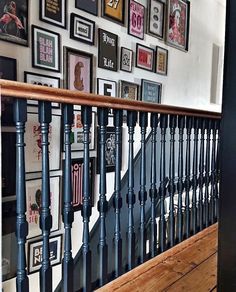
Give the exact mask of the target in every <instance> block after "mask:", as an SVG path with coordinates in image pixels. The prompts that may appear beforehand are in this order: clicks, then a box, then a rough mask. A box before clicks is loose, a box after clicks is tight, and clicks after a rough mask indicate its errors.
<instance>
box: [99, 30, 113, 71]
mask: <svg viewBox="0 0 236 292" xmlns="http://www.w3.org/2000/svg"><path fill="white" fill-rule="evenodd" d="M117 50H118V36H117V35H116V34H114V33H111V32H109V31H106V30H103V29H101V28H99V29H98V67H99V68H103V69H107V70H111V71H117V67H118V66H117V64H118V52H117Z"/></svg>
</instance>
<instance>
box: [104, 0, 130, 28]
mask: <svg viewBox="0 0 236 292" xmlns="http://www.w3.org/2000/svg"><path fill="white" fill-rule="evenodd" d="M102 15H103V17H105V18H109V19H111V20H113V21H115V22H119V23H121V24H124V20H125V19H124V16H125V0H103V1H102Z"/></svg>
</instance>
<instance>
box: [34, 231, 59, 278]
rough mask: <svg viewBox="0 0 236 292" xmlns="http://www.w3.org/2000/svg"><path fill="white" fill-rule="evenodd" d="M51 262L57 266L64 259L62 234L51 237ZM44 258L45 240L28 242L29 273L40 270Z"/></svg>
mask: <svg viewBox="0 0 236 292" xmlns="http://www.w3.org/2000/svg"><path fill="white" fill-rule="evenodd" d="M49 250H50V263H51V266H56V265H58V264H60V263H61V259H62V234H60V235H57V236H54V237H51V238H49ZM42 258H43V241H42V239H40V240H35V241H32V242H29V243H28V274H32V273H35V272H38V271H39V270H40V268H41V264H42Z"/></svg>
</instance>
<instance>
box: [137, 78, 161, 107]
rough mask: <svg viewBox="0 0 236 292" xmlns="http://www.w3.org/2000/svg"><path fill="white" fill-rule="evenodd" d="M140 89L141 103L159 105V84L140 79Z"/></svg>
mask: <svg viewBox="0 0 236 292" xmlns="http://www.w3.org/2000/svg"><path fill="white" fill-rule="evenodd" d="M141 87H142V89H141V100H142V101H146V102H153V103H161V89H162V84H161V83H158V82H154V81H149V80H144V79H142V85H141Z"/></svg>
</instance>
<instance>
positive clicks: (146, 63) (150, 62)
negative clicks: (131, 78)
mask: <svg viewBox="0 0 236 292" xmlns="http://www.w3.org/2000/svg"><path fill="white" fill-rule="evenodd" d="M136 67H137V68H140V69H144V70H147V71H151V72H153V71H154V70H153V69H154V50H153V49H151V48H149V47H146V46H143V45H141V44H137V45H136Z"/></svg>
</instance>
